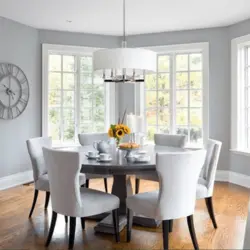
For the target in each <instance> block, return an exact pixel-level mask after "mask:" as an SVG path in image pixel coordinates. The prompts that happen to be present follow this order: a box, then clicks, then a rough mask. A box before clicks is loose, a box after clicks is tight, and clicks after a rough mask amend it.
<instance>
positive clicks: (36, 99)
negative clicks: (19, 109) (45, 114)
mask: <svg viewBox="0 0 250 250" xmlns="http://www.w3.org/2000/svg"><path fill="white" fill-rule="evenodd" d="M0 61H1V62H9V63H14V64H16V65H18V66H19V67H20V68H21V69H22V70H23V71H24V73H25V74H26V76H27V78H28V80H29V84H30V100H29V103H28V106H27V108H26V110H25V111H24V113H23V114H22V115H21V116H19V117H18V118H16V119H15V120H10V121H5V120H0V152H1V153H0V178H1V177H3V176H7V175H11V174H15V173H18V172H22V171H25V170H30V166H31V165H30V160H29V157H28V153H27V149H26V143H25V141H26V140H27V139H28V138H31V137H35V136H39V135H40V133H41V98H42V96H41V91H42V88H41V51H40V47H39V39H38V31H37V30H36V29H33V28H30V27H27V26H25V25H21V24H19V23H16V22H13V21H10V20H7V19H5V18H2V17H0Z"/></svg>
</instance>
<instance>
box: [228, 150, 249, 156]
mask: <svg viewBox="0 0 250 250" xmlns="http://www.w3.org/2000/svg"><path fill="white" fill-rule="evenodd" d="M230 152H232V153H234V154H237V155H244V156H250V150H249V151H247V150H244V149H230Z"/></svg>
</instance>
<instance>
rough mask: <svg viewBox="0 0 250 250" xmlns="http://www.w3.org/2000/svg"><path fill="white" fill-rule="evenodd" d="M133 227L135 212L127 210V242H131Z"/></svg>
mask: <svg viewBox="0 0 250 250" xmlns="http://www.w3.org/2000/svg"><path fill="white" fill-rule="evenodd" d="M132 225H133V211H132V210H131V209H127V242H130V241H131V233H132Z"/></svg>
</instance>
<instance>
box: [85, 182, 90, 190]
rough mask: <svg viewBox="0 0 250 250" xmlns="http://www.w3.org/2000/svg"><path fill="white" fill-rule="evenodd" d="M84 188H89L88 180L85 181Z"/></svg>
mask: <svg viewBox="0 0 250 250" xmlns="http://www.w3.org/2000/svg"><path fill="white" fill-rule="evenodd" d="M85 187H86V188H89V180H86V183H85Z"/></svg>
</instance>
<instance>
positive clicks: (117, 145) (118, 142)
mask: <svg viewBox="0 0 250 250" xmlns="http://www.w3.org/2000/svg"><path fill="white" fill-rule="evenodd" d="M120 141H121V140H120V139H119V138H116V147H117V148H118V147H119V144H120Z"/></svg>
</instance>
